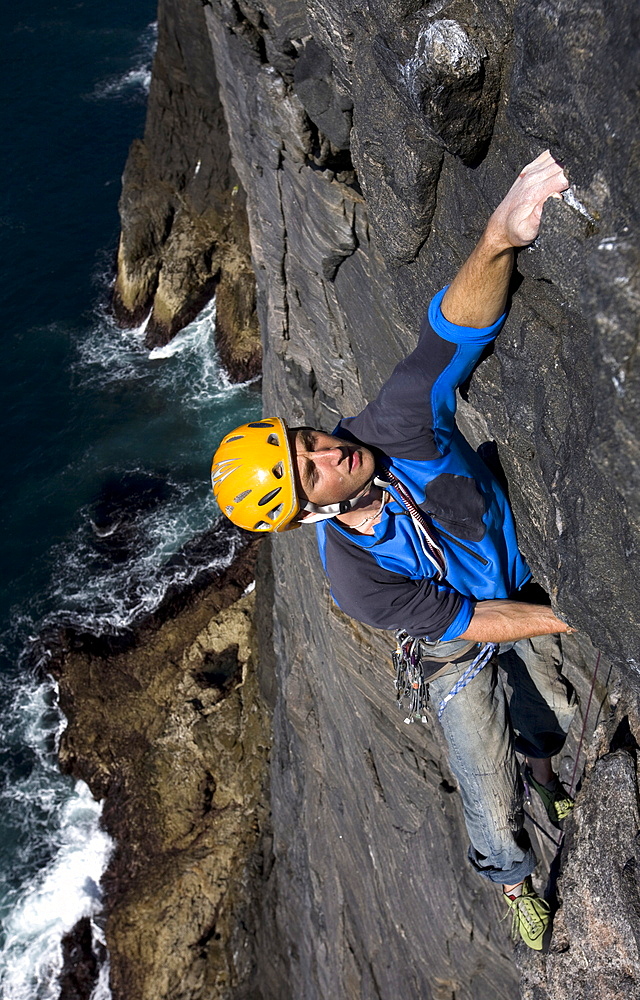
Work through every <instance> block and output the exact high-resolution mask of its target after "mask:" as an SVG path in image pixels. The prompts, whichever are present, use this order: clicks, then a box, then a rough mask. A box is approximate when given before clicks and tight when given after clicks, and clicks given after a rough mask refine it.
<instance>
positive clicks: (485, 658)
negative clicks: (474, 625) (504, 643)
mask: <svg viewBox="0 0 640 1000" xmlns="http://www.w3.org/2000/svg"><path fill="white" fill-rule="evenodd" d="M497 646H498V644H497V643H496V642H487V643H485V644H484V646H483V647H482V649H481V650H480V652H479V653H478V655H477V656H476V658H475V660H474V661H473V663H470V664H469V666H468V667H467V669H466V670H465V672H464V673H463V674H462V676H461V677H460V678H459V680H457V681H456V683H455V684H454V685H453V687H452V688H451V690H450V691H449V694H447V695H445V696H444V698H443V699H442V701H441V702H440V704H439V705H438V719H441V718H442V713H443V712H444V710H445V708H446V707H447V705H448V704H449V702H450V701H451V699H452V698H454V697H455V696H456V695H457V694H458V692H459V691H462V689H463V688H466V686H467V684H469V683H470V682H471V681H472V680H473V678H474V677H477V676H478V674H479V673H480V671H481V670H483V669H484V668H485V667H486V665H487V663H488V662H489V660H490V659H491V657H492V656H493V654H494V652H495V651H496V649H497Z"/></svg>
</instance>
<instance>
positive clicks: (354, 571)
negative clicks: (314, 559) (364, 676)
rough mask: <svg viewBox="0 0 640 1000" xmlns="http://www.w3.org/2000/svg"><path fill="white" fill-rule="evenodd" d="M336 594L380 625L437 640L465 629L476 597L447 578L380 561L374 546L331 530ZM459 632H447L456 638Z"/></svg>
mask: <svg viewBox="0 0 640 1000" xmlns="http://www.w3.org/2000/svg"><path fill="white" fill-rule="evenodd" d="M326 565H327V573H328V576H329V579H330V581H331V594H332V597H333V599H334V601H335V602H336V604H337V605H338V607H339V608H341V609H342V610H343V611H344V612H345V613H346V614H348V615H350V616H351V617H352V618H356V619H357V620H358V621H361V622H364V623H365V624H366V625H372V626H374V628H382V629H390V630H395V629H398V628H403V629H405V630H406V631H407V632H408V633H409V634H410V635H414V636H423V637H426V638H428V639H430V640H432V641H435V640H437V639H440V638H442V636H443V635H444V634H445V633H446V632H448V631H449V630H451V627H452V626H454V628H453V631H454V632H455V631H456V629H458V634H459V633H461V632H464V631H465V629H466V628H467V626H468V623H469V620H470V618H471V614H472V612H473V602H472V601H470V600H469V599H468V598H466V597H463V596H462V594H459V593H458V592H457V591H456V590H453V589H452V588H451V587H449V586H447V585H446V584H437V583H434V582H433V581H432V580H425V579H421V580H411V579H409V578H408V577H405V576H401V575H400V574H398V573H393V572H391V571H390V570H387V569H385V568H384V567H382V566H380V565H379V564H378V563H377V562H376V560H375V558H374V557H373V556H372V554H371V552H370V551H368V550H367V549H362V548H360V547H359V546H357V545H350V544H349V542H348V540H346V539H344V538H343V536H342V535H340V534H339V532H336V531H332V530H331V529H329V530H328V531H327V547H326ZM452 637H453V636H447V638H452Z"/></svg>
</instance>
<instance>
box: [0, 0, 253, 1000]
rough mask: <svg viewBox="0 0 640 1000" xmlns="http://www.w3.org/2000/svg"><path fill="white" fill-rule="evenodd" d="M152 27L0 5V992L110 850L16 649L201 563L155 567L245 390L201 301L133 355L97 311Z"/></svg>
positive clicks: (24, 988)
mask: <svg viewBox="0 0 640 1000" xmlns="http://www.w3.org/2000/svg"><path fill="white" fill-rule="evenodd" d="M154 18H155V4H154V2H153V0H139V2H138V3H136V4H131V3H130V2H125V0H110V2H109V3H108V4H105V3H104V2H102V0H84V2H71V0H68V2H66V3H58V4H55V3H54V4H52V3H45V2H44V0H32V2H31V3H30V4H28V5H26V4H22V3H20V4H19V3H17V2H16V0H11V2H9V3H7V4H5V5H3V8H2V11H1V12H0V24H1V28H2V33H1V35H0V38H1V39H2V41H1V42H0V44H1V46H2V56H3V66H4V73H3V84H2V86H3V91H4V92H3V94H2V108H3V116H4V128H3V132H2V134H3V139H4V144H3V145H4V148H3V155H2V157H1V158H0V171H1V183H0V250H1V254H2V274H1V278H0V280H1V281H2V294H1V297H0V317H1V324H0V329H1V331H2V344H3V352H2V358H3V364H2V366H1V368H0V381H1V383H2V401H3V405H2V415H3V426H2V441H1V447H2V466H1V467H2V472H3V477H2V479H3V482H2V487H3V488H2V491H1V494H0V523H1V526H2V538H3V545H2V548H1V556H0V558H1V560H2V565H1V573H0V654H1V660H0V695H1V696H2V702H1V706H0V768H1V770H0V780H1V784H0V984H1V987H2V988H1V989H0V993H2V995H4V996H5V997H7V998H11V1000H34V998H54V997H57V996H58V991H57V988H56V985H55V975H56V970H57V967H58V965H59V947H58V943H59V940H60V936H61V934H62V933H63V932H64V931H65V930H66V929H68V928H69V927H70V926H72V925H73V923H74V922H75V920H76V919H78V917H79V916H80V915H81V914H82V913H93V914H97V913H99V907H100V898H99V888H98V881H99V878H100V873H101V870H102V868H103V866H104V864H105V861H106V858H107V857H108V852H109V849H110V845H109V843H108V841H107V839H106V837H105V836H104V834H103V833H102V832H101V831H100V829H99V813H100V807H99V805H98V804H96V803H94V802H93V800H92V799H91V796H90V795H89V793H88V790H87V789H86V787H84V786H83V785H82V783H74V782H72V781H71V780H69V779H66V778H63V777H62V776H61V775H59V773H58V771H57V768H56V766H55V754H54V753H53V748H54V747H55V740H56V737H57V735H58V734H59V732H60V731H61V729H62V727H63V726H64V720H63V719H61V717H60V715H59V712H58V711H57V709H56V704H55V688H54V686H53V684H52V683H51V682H46V681H44V682H43V681H42V678H41V676H40V675H39V674H38V672H36V671H34V670H33V668H32V661H33V650H34V649H36V650H37V649H39V648H40V647H39V644H38V643H37V642H35V641H34V640H35V639H36V638H37V636H38V635H39V634H40V633H41V631H42V628H43V625H45V626H46V625H48V626H50V625H52V624H53V625H55V624H56V623H57V622H59V621H62V620H64V621H69V620H71V621H75V622H77V623H79V624H81V625H82V626H83V627H89V628H93V629H95V630H98V631H99V630H104V629H112V628H117V627H121V626H122V625H126V624H128V623H130V622H131V621H132V620H134V619H135V617H136V615H137V614H140V613H142V612H144V611H145V610H147V609H149V608H151V607H153V606H154V605H155V604H156V603H157V602H158V600H159V599H160V597H161V595H162V593H163V592H164V590H165V589H166V586H167V584H168V582H169V581H170V580H175V579H189V578H191V577H192V576H193V575H194V574H195V573H196V572H198V570H199V569H200V568H201V565H199V564H198V558H200V559H202V558H205V557H203V556H202V555H200V556H199V557H194V558H193V559H191V560H190V559H184V558H179V559H176V558H175V557H174V555H175V553H176V551H177V550H179V549H180V547H181V546H182V545H183V544H184V542H186V541H188V540H189V539H191V538H193V537H194V536H196V535H198V534H199V533H200V532H202V531H203V530H204V529H206V528H207V527H208V525H210V523H211V522H212V520H213V519H214V518H215V517H216V516H217V512H216V510H215V505H214V504H213V501H212V499H211V498H210V496H209V492H208V487H207V477H208V462H209V460H210V454H211V451H212V450H213V447H214V445H215V442H216V440H217V439H219V437H220V435H221V433H223V432H224V431H225V430H227V429H229V428H231V427H233V426H235V424H236V423H239V422H240V421H242V420H246V419H249V417H250V416H253V415H254V414H255V413H257V412H258V411H259V398H258V396H257V393H256V388H255V386H254V387H244V388H243V387H240V388H238V387H233V386H230V385H229V383H228V381H227V380H226V377H225V375H224V373H223V372H221V370H220V368H219V366H218V363H217V359H216V356H215V352H214V351H213V349H212V330H213V324H214V321H215V319H214V310H213V308H212V307H208V309H207V310H205V311H204V313H203V314H201V316H200V317H199V318H198V319H197V320H196V321H195V322H194V323H193V324H191V326H190V327H189V328H188V329H187V330H186V331H184V332H183V333H182V334H181V335H180V336H179V337H178V338H177V339H176V341H174V342H173V343H172V345H170V346H169V348H168V349H165V350H163V351H156V352H153V354H151V355H150V354H149V352H148V351H145V349H144V347H143V344H142V340H143V333H142V331H141V330H134V331H124V332H123V331H120V330H118V329H117V328H116V327H115V325H114V324H113V323H112V321H111V319H110V317H109V314H108V309H107V303H108V298H109V289H110V282H111V280H112V277H113V273H112V267H113V261H114V256H115V249H116V242H117V236H118V216H117V200H118V196H119V192H120V175H121V172H122V168H123V165H124V162H125V159H126V155H127V149H128V146H129V143H130V142H131V140H132V139H133V138H134V137H135V136H138V135H142V130H143V124H144V115H145V105H146V95H147V89H148V83H149V71H150V62H151V57H152V52H153V47H154V43H155V25H154V23H153V22H154ZM230 555H231V553H230V552H226V551H225V552H221V551H219V550H216V551H215V552H214V553H213V554H212V553H211V551H209V554H208V555H207V556H206V558H208V559H209V560H210V562H223V561H224V560H226V559H228V558H229V556H230ZM172 557H174V558H172ZM98 924H99V920H98ZM98 924H96V934H97V935H99V933H100V932H99V927H98ZM100 990H101V992H98V993H97V994H96V1000H98V996H107V995H108V992H107V990H106V987H105V986H104V984H103V985H102V986H101V987H100Z"/></svg>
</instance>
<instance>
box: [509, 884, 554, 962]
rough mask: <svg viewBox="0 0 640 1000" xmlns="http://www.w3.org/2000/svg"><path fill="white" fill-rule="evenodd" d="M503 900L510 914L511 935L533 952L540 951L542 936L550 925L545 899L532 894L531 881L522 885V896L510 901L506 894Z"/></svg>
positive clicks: (549, 912)
mask: <svg viewBox="0 0 640 1000" xmlns="http://www.w3.org/2000/svg"><path fill="white" fill-rule="evenodd" d="M504 898H505V902H506V904H507V906H508V907H509V909H510V910H511V913H512V920H513V922H512V925H511V933H512V935H513V937H514V939H515V940H517V938H518V936H520V937H521V938H522V940H523V941H524V943H525V944H526V945H528V947H529V948H533V950H534V951H542V946H543V941H544V936H545V933H546V931H547V928H548V927H549V926H550V924H551V911H550V909H549V904H548V903H547V901H546V899H542V898H541V897H540V896H538V894H537V893H536V892H534V889H533V886H532V885H531V879H530V878H528V877H527V878H526V879H525V880H524V882H523V883H522V895H521V896H516V897H515V899H512V898H511V896H508V895H507V894H506V892H505V893H504Z"/></svg>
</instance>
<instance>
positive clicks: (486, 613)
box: [459, 600, 573, 642]
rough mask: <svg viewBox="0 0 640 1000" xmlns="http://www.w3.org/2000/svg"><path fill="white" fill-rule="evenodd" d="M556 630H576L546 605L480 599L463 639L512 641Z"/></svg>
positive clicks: (552, 632)
mask: <svg viewBox="0 0 640 1000" xmlns="http://www.w3.org/2000/svg"><path fill="white" fill-rule="evenodd" d="M556 632H567V633H571V632H573V629H572V628H571V627H570V626H569V625H567V624H566V622H563V621H560V619H559V618H556V616H555V615H554V613H553V611H552V610H551V608H548V607H546V605H544V604H524V603H523V602H521V601H509V600H495V601H478V603H477V604H476V606H475V610H474V612H473V617H472V618H471V621H470V622H469V627H468V628H467V630H466V631H465V632H463V633H462V635H460V637H459V638H460V639H474V640H475V641H476V642H512V641H515V640H516V639H530V638H532V637H533V636H536V635H553V634H554V633H556Z"/></svg>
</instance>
